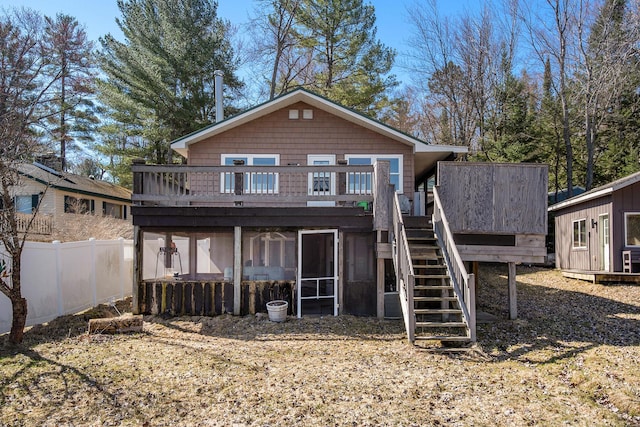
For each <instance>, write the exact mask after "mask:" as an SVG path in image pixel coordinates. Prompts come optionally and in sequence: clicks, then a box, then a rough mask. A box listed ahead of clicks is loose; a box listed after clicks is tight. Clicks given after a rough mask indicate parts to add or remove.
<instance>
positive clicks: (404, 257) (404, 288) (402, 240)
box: [392, 193, 416, 343]
mask: <svg viewBox="0 0 640 427" xmlns="http://www.w3.org/2000/svg"><path fill="white" fill-rule="evenodd" d="M392 250H393V256H392V258H393V263H394V267H395V271H396V283H397V285H398V292H399V296H400V305H401V307H402V316H403V318H404V325H405V329H406V330H407V339H408V340H409V342H410V343H413V342H414V341H415V330H416V318H415V314H414V304H413V288H414V286H415V275H414V272H413V263H412V262H411V253H410V252H409V241H408V240H407V234H406V231H405V228H404V222H403V220H402V211H401V209H400V201H399V199H398V193H394V196H393V245H392Z"/></svg>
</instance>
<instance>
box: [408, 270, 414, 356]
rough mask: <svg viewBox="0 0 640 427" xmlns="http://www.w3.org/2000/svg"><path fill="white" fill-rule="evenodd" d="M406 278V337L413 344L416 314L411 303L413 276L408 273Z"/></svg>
mask: <svg viewBox="0 0 640 427" xmlns="http://www.w3.org/2000/svg"><path fill="white" fill-rule="evenodd" d="M407 279H408V280H407V307H408V311H409V313H408V316H409V330H408V331H407V338H409V342H410V343H412V344H413V343H414V342H415V341H416V315H415V312H414V308H415V306H414V303H413V289H414V286H415V276H414V275H413V274H409V275H408V276H407Z"/></svg>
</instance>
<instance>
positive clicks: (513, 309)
mask: <svg viewBox="0 0 640 427" xmlns="http://www.w3.org/2000/svg"><path fill="white" fill-rule="evenodd" d="M517 318H518V299H517V293H516V263H515V262H510V263H509V320H515V319H517Z"/></svg>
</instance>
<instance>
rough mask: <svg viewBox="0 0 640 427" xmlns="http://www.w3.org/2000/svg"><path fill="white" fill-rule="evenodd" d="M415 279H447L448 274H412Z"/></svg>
mask: <svg viewBox="0 0 640 427" xmlns="http://www.w3.org/2000/svg"><path fill="white" fill-rule="evenodd" d="M413 277H415V278H416V279H448V278H449V275H448V274H414V275H413Z"/></svg>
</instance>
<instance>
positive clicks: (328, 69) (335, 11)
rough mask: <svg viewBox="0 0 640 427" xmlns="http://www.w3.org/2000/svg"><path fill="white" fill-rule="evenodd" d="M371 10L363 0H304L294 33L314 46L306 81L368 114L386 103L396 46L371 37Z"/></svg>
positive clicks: (373, 33)
mask: <svg viewBox="0 0 640 427" xmlns="http://www.w3.org/2000/svg"><path fill="white" fill-rule="evenodd" d="M375 21H376V17H375V10H374V8H373V6H372V5H370V4H369V5H365V4H364V2H363V0H303V1H302V3H301V5H300V10H299V13H298V26H297V28H298V32H299V34H298V37H300V39H301V40H302V41H301V43H302V46H304V47H308V48H310V49H312V50H313V60H314V63H313V64H312V66H313V76H314V77H313V81H312V83H311V87H312V88H313V90H315V91H318V92H319V93H321V94H322V95H324V96H326V97H328V98H330V99H332V100H334V101H336V102H338V103H341V104H343V105H346V106H347V107H350V108H353V109H355V110H357V111H360V112H362V113H365V114H369V115H371V116H376V115H377V113H378V112H379V111H380V110H381V109H382V108H383V107H385V106H387V105H388V99H387V90H388V89H391V88H392V87H394V86H396V85H397V82H396V80H395V76H393V75H389V72H390V71H391V67H392V66H393V61H394V59H395V51H394V50H393V49H391V48H389V47H386V46H385V45H383V44H382V43H381V42H380V41H379V40H378V39H376V26H375Z"/></svg>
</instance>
